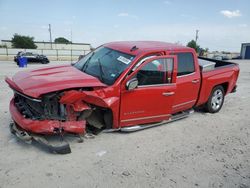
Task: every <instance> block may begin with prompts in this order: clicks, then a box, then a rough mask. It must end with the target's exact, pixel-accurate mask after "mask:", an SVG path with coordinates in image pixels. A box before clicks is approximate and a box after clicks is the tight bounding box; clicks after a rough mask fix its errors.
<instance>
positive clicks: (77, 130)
mask: <svg viewBox="0 0 250 188" xmlns="http://www.w3.org/2000/svg"><path fill="white" fill-rule="evenodd" d="M10 113H11V116H12V119H13V120H14V121H15V122H16V123H17V124H18V125H19V126H20V127H21V128H22V129H24V130H26V131H28V132H32V133H38V134H58V130H63V132H68V133H73V134H84V133H85V127H86V121H84V120H82V121H64V122H62V121H59V120H32V119H27V118H25V117H23V116H22V114H21V113H20V112H19V111H18V109H17V108H16V106H15V104H14V99H12V100H11V101H10Z"/></svg>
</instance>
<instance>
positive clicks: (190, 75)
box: [177, 72, 196, 78]
mask: <svg viewBox="0 0 250 188" xmlns="http://www.w3.org/2000/svg"><path fill="white" fill-rule="evenodd" d="M195 73H196V72H192V73H189V74H185V75H181V76H177V78H182V77H185V76H191V75H193V74H195Z"/></svg>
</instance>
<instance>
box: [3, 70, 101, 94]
mask: <svg viewBox="0 0 250 188" xmlns="http://www.w3.org/2000/svg"><path fill="white" fill-rule="evenodd" d="M6 82H7V83H8V84H9V85H10V87H11V88H13V89H15V90H17V91H19V92H21V93H23V94H25V95H28V96H31V97H34V98H38V97H39V96H41V95H42V94H46V93H50V92H53V91H60V90H64V89H71V88H82V87H105V86H106V85H105V84H104V83H102V82H100V81H99V80H98V79H97V78H95V77H93V76H91V75H88V74H86V73H83V72H81V71H80V70H78V69H76V68H75V67H73V66H71V65H64V66H53V67H46V68H40V69H35V70H30V71H22V72H18V73H17V74H15V75H14V76H13V78H12V79H10V78H6Z"/></svg>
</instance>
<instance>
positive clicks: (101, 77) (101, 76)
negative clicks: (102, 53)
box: [97, 58, 104, 81]
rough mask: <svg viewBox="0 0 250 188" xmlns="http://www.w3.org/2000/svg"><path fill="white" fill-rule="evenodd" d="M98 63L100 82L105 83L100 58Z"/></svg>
mask: <svg viewBox="0 0 250 188" xmlns="http://www.w3.org/2000/svg"><path fill="white" fill-rule="evenodd" d="M97 62H98V66H99V69H100V80H101V81H103V76H104V72H103V68H102V64H101V60H100V58H98V61H97Z"/></svg>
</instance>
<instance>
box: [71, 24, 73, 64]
mask: <svg viewBox="0 0 250 188" xmlns="http://www.w3.org/2000/svg"><path fill="white" fill-rule="evenodd" d="M70 40H71V50H70V52H71V63H72V42H73V41H72V28H70Z"/></svg>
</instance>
